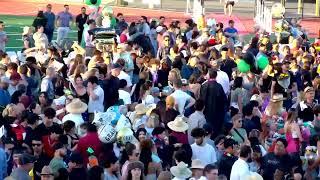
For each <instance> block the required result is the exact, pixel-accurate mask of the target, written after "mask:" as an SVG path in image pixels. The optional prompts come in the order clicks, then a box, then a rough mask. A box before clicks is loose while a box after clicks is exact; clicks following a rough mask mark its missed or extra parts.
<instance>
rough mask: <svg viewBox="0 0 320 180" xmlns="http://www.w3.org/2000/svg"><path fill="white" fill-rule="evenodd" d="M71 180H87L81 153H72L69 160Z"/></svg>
mask: <svg viewBox="0 0 320 180" xmlns="http://www.w3.org/2000/svg"><path fill="white" fill-rule="evenodd" d="M68 166H69V179H70V180H86V178H87V169H86V168H84V167H83V158H82V156H81V154H79V153H72V154H71V155H70V158H69V163H68Z"/></svg>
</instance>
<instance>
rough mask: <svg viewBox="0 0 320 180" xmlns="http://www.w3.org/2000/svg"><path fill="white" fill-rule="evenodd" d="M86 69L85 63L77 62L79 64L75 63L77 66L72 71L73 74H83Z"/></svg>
mask: <svg viewBox="0 0 320 180" xmlns="http://www.w3.org/2000/svg"><path fill="white" fill-rule="evenodd" d="M86 70H87V68H86V65H84V64H79V65H77V67H76V69H75V70H74V73H73V74H75V75H77V74H83V73H85V72H86Z"/></svg>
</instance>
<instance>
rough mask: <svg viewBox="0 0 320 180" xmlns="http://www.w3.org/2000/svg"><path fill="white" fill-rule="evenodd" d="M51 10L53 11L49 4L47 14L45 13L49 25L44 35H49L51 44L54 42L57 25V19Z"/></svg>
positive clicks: (45, 28)
mask: <svg viewBox="0 0 320 180" xmlns="http://www.w3.org/2000/svg"><path fill="white" fill-rule="evenodd" d="M51 9H52V5H51V4H48V5H47V10H46V12H44V16H45V17H46V19H47V24H46V26H45V27H44V33H45V34H46V35H47V37H48V41H49V43H50V42H51V41H52V37H53V31H54V23H55V19H56V16H55V15H54V13H53V12H51Z"/></svg>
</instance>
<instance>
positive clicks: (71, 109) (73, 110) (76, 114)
mask: <svg viewBox="0 0 320 180" xmlns="http://www.w3.org/2000/svg"><path fill="white" fill-rule="evenodd" d="M87 109H88V106H87V104H86V103H84V102H82V101H81V100H80V99H79V98H76V99H73V100H72V101H71V103H69V104H67V105H66V111H67V112H68V113H69V114H67V115H65V116H64V117H63V119H62V123H64V122H66V121H68V120H70V121H73V122H74V123H75V124H76V127H77V128H78V127H80V125H81V124H83V123H84V120H83V118H82V113H84V112H86V111H87Z"/></svg>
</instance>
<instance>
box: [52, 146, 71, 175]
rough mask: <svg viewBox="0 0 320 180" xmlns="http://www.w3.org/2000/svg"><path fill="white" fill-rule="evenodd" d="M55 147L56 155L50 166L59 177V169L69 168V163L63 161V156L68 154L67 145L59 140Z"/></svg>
mask: <svg viewBox="0 0 320 180" xmlns="http://www.w3.org/2000/svg"><path fill="white" fill-rule="evenodd" d="M53 148H54V149H55V152H54V157H53V159H52V160H51V161H50V164H49V166H50V168H51V169H52V172H53V174H54V176H55V177H57V176H58V175H59V173H58V171H59V169H67V165H66V163H65V162H64V161H63V158H64V157H65V156H66V154H67V149H66V147H65V146H64V145H63V144H62V143H60V142H58V143H57V144H55V145H54V146H53Z"/></svg>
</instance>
